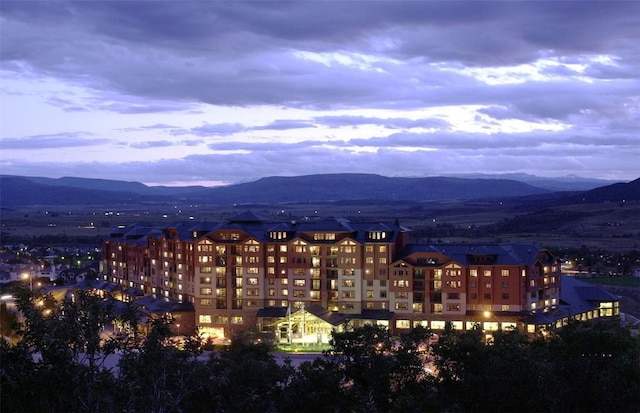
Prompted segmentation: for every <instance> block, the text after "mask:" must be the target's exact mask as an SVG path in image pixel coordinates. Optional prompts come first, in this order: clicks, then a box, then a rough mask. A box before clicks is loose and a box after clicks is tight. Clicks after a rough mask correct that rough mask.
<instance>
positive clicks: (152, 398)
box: [118, 317, 208, 413]
mask: <svg viewBox="0 0 640 413" xmlns="http://www.w3.org/2000/svg"><path fill="white" fill-rule="evenodd" d="M172 322H173V321H172V319H171V318H169V317H158V318H154V319H152V320H151V326H150V331H149V334H148V336H147V337H146V339H145V340H144V341H143V342H142V344H141V345H140V346H137V347H125V348H123V349H122V350H123V355H122V357H121V359H120V362H119V363H118V367H119V371H120V374H119V376H118V378H119V385H120V389H119V394H120V395H121V404H122V405H123V408H124V409H125V410H126V411H136V412H156V413H157V412H163V413H164V412H180V411H185V408H184V406H185V405H188V404H189V403H190V400H189V398H190V397H191V396H193V395H195V394H198V392H199V391H202V389H204V388H205V387H206V386H207V385H208V383H207V381H208V373H207V369H206V367H205V365H204V363H202V362H200V361H198V360H197V357H198V355H199V354H200V345H199V339H198V338H195V337H187V338H186V341H185V343H184V346H183V349H180V348H178V347H177V345H176V344H177V343H176V342H175V341H172V340H171V331H170V329H169V325H170V323H172ZM193 411H195V410H193Z"/></svg>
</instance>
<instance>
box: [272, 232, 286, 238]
mask: <svg viewBox="0 0 640 413" xmlns="http://www.w3.org/2000/svg"><path fill="white" fill-rule="evenodd" d="M269 238H271V239H286V238H287V233H286V232H285V231H271V232H269Z"/></svg>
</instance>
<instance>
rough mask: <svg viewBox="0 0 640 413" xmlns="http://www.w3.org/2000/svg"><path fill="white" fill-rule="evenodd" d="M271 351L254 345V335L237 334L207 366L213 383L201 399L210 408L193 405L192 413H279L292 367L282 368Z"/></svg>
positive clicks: (191, 407) (215, 354)
mask: <svg viewBox="0 0 640 413" xmlns="http://www.w3.org/2000/svg"><path fill="white" fill-rule="evenodd" d="M270 351H271V347H270V346H269V345H268V344H266V343H264V342H258V343H256V342H254V340H252V338H251V335H250V334H248V333H238V334H236V335H235V336H234V337H233V338H232V340H231V344H230V345H229V346H228V347H227V348H225V349H224V350H222V351H220V352H219V353H213V354H212V355H211V358H210V359H209V360H208V361H207V363H206V366H207V369H208V372H209V382H208V385H207V388H206V389H204V391H203V392H201V393H200V397H198V398H197V399H200V400H206V401H207V402H206V403H207V405H206V406H202V405H201V404H200V405H198V406H194V405H190V406H189V409H188V410H190V411H213V412H274V411H279V409H278V404H279V401H280V400H282V392H283V391H284V390H285V388H286V385H287V382H288V379H289V375H290V373H291V367H288V366H280V365H278V363H277V362H276V361H275V359H274V357H273V356H272V355H271V353H270ZM194 399H196V398H194ZM204 407H206V409H205V408H204Z"/></svg>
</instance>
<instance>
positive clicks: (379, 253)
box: [102, 212, 618, 342]
mask: <svg viewBox="0 0 640 413" xmlns="http://www.w3.org/2000/svg"><path fill="white" fill-rule="evenodd" d="M410 234H411V230H410V229H408V228H406V227H404V226H401V225H400V224H399V223H398V222H395V223H372V222H361V221H350V220H347V219H340V218H338V219H326V220H304V221H299V222H296V221H291V222H272V221H269V220H266V219H263V218H261V217H259V216H257V215H255V214H254V213H252V212H246V213H243V214H240V215H239V216H236V217H234V218H233V219H231V220H229V221H227V222H220V223H193V222H189V223H183V224H177V225H167V226H164V227H148V226H144V225H133V226H130V227H123V228H118V229H117V230H114V231H113V232H112V233H111V234H110V236H109V237H108V238H107V239H106V240H105V242H104V245H103V261H102V265H103V268H102V273H103V274H104V280H103V281H104V282H107V283H109V284H112V285H113V284H115V285H117V286H118V287H119V291H120V293H119V296H120V298H121V299H123V300H125V301H127V300H138V301H139V302H140V304H141V306H155V307H157V308H161V309H164V310H163V311H166V312H169V313H171V314H172V316H174V317H175V318H176V323H175V325H176V326H177V328H178V329H180V328H181V329H182V331H181V332H182V333H187V332H189V333H191V332H194V331H195V330H196V329H197V331H198V332H199V333H201V334H203V335H205V336H207V335H208V336H214V337H230V336H231V335H232V334H233V333H234V332H236V331H240V330H246V329H249V328H259V329H260V330H261V331H271V332H273V334H275V335H276V337H277V338H278V339H279V340H281V341H299V342H304V341H307V342H327V341H328V340H329V337H330V333H331V330H332V329H333V328H337V329H340V328H342V326H344V325H345V323H349V324H350V325H352V326H359V325H362V324H365V323H374V324H383V325H387V326H388V327H389V328H390V329H391V330H392V331H393V332H394V333H401V332H403V331H407V330H408V329H410V328H412V327H414V326H418V325H422V326H425V327H427V328H430V329H432V330H433V331H436V332H437V331H438V330H442V329H444V327H445V324H446V323H447V322H451V325H452V326H453V327H454V328H456V329H459V330H468V329H471V328H474V326H476V325H479V326H480V327H481V328H482V329H483V330H485V331H486V332H487V333H488V334H490V332H491V331H495V330H498V329H499V328H502V329H506V328H509V327H517V328H520V329H522V330H524V331H526V332H528V333H530V334H535V333H538V332H540V331H544V330H545V329H547V328H554V327H559V326H561V325H562V324H563V323H566V322H567V320H568V318H569V317H578V318H584V319H587V318H598V317H600V316H601V315H610V316H613V315H617V312H618V309H617V304H618V303H617V301H615V300H614V299H613V297H605V298H604V299H602V297H599V301H598V302H597V303H595V304H594V303H591V305H590V306H587V307H585V308H583V309H582V310H580V313H579V314H578V313H575V311H573V310H571V309H570V308H569V307H567V306H563V305H561V304H562V303H561V296H560V290H561V273H560V263H559V261H558V259H556V258H555V257H554V256H552V254H551V253H550V252H549V251H547V250H545V249H541V248H539V247H537V246H535V245H533V244H494V245H471V244H465V245H451V244H438V245H417V244H412V243H411V242H410ZM571 308H573V307H571ZM292 325H293V328H292ZM174 328H175V326H174Z"/></svg>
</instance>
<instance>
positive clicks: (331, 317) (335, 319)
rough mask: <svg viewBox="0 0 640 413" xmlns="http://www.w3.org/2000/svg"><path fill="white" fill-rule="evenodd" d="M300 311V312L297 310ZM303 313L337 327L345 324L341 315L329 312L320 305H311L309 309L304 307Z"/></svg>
mask: <svg viewBox="0 0 640 413" xmlns="http://www.w3.org/2000/svg"><path fill="white" fill-rule="evenodd" d="M299 311H302V310H299ZM304 311H306V312H308V313H309V314H313V315H314V316H316V317H318V318H319V319H321V320H323V321H326V322H327V323H329V324H331V325H334V326H337V325H340V324H342V323H344V322H345V317H344V316H343V315H342V314H338V313H334V312H333V311H329V310H327V309H326V308H324V307H323V306H321V305H318V304H313V305H311V306H309V307H306V308H305V309H304Z"/></svg>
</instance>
